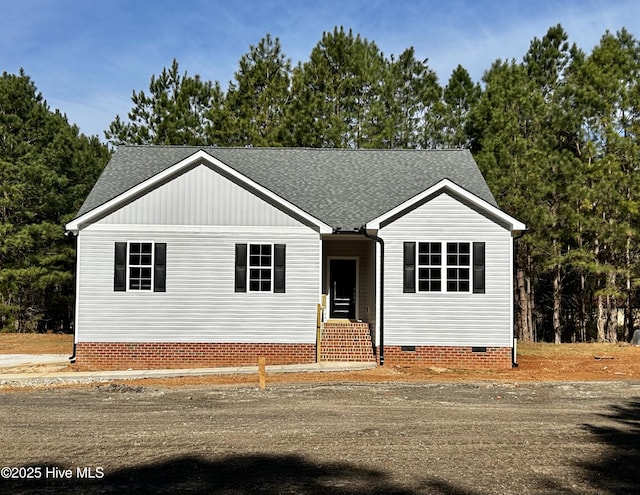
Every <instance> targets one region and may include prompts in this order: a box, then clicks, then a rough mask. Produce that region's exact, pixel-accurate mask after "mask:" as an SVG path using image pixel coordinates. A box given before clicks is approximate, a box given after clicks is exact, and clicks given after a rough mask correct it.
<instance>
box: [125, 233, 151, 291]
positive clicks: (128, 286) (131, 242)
mask: <svg viewBox="0 0 640 495" xmlns="http://www.w3.org/2000/svg"><path fill="white" fill-rule="evenodd" d="M131 244H151V265H131V263H130V262H129V261H130V259H131ZM155 250H156V246H155V242H154V241H127V265H126V275H127V279H126V282H125V289H126V292H153V284H154V272H155V270H154V267H155V261H156V260H155ZM147 266H149V267H150V268H151V286H150V287H149V288H148V289H132V288H131V285H130V278H131V268H137V267H140V268H146V267H147Z"/></svg>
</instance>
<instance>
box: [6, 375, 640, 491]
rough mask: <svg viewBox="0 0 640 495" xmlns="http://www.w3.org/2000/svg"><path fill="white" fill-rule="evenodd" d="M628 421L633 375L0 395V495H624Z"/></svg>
mask: <svg viewBox="0 0 640 495" xmlns="http://www.w3.org/2000/svg"><path fill="white" fill-rule="evenodd" d="M639 421H640V382H634V381H626V382H616V381H610V382H591V383H519V384H514V383H511V384H509V383H421V384H406V383H405V384H402V383H378V384H365V383H315V384H312V383H307V384H295V383H278V384H274V385H269V386H268V387H267V389H266V390H264V391H260V390H259V389H257V388H256V387H253V386H246V385H233V386H222V385H215V386H191V387H162V386H159V387H153V386H143V385H133V384H126V383H112V384H109V383H101V384H90V385H85V386H83V387H81V388H75V389H67V388H57V389H46V388H39V389H33V390H15V391H5V392H3V393H2V394H0V425H1V426H0V432H1V437H2V442H1V443H0V459H2V466H4V468H3V469H2V470H1V473H2V478H3V479H0V493H12V494H34V493H35V494H38V493H52V494H53V493H82V494H97V493H167V494H169V493H197V494H205V493H224V494H234V495H238V494H249V493H261V494H308V495H321V494H331V493H339V494H348V495H360V494H362V495H364V494H369V493H384V494H393V493H395V494H405V495H411V494H436V495H438V494H453V495H481V494H482V495H484V494H507V493H513V494H525V495H526V494H543V493H544V494H575V495H578V494H616V495H617V494H635V493H638V492H640V482H639V481H637V480H636V478H637V476H638V475H637V466H638V462H639V461H640V428H639V426H640V423H639ZM7 468H9V469H7Z"/></svg>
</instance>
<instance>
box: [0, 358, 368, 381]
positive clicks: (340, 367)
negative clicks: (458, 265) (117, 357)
mask: <svg viewBox="0 0 640 495" xmlns="http://www.w3.org/2000/svg"><path fill="white" fill-rule="evenodd" d="M375 367H376V363H341V362H322V363H311V364H289V365H270V366H267V367H266V372H267V373H310V372H323V371H324V372H330V371H356V370H366V369H372V368H375ZM253 373H255V374H257V373H258V366H231V367H223V368H187V369H161V370H131V369H130V370H116V371H58V372H44V373H16V374H2V373H0V383H7V382H23V381H29V382H36V381H43V382H47V381H48V382H50V381H56V382H64V381H70V382H78V381H107V380H132V379H138V378H171V377H180V376H209V375H237V374H253Z"/></svg>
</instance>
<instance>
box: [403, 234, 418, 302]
mask: <svg viewBox="0 0 640 495" xmlns="http://www.w3.org/2000/svg"><path fill="white" fill-rule="evenodd" d="M415 291H416V243H415V242H405V243H404V262H403V275H402V292H405V293H408V292H415Z"/></svg>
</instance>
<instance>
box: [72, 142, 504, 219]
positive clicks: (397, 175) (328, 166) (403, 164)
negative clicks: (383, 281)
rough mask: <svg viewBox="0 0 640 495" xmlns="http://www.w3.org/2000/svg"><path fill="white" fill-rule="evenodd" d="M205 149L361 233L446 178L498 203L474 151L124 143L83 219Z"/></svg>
mask: <svg viewBox="0 0 640 495" xmlns="http://www.w3.org/2000/svg"><path fill="white" fill-rule="evenodd" d="M199 150H203V151H205V152H206V153H208V154H209V155H211V156H213V157H215V158H217V159H218V160H220V161H221V162H223V163H224V164H226V165H228V166H229V167H231V168H233V169H235V170H236V171H238V172H240V173H241V174H243V175H245V176H246V177H249V178H250V179H251V180H253V181H255V182H257V183H258V184H260V185H261V186H263V187H265V188H267V189H269V190H270V191H272V192H273V193H275V194H277V195H278V196H280V197H282V198H284V199H286V200H287V201H289V202H291V203H293V204H295V205H296V206H298V207H299V208H301V209H302V210H304V211H306V212H307V213H309V214H310V215H312V216H314V217H316V218H318V219H319V220H321V221H323V222H324V223H326V224H328V225H330V226H332V227H334V228H342V229H346V230H351V229H353V228H356V227H358V226H360V225H362V224H364V223H366V222H368V221H370V220H372V219H374V218H376V217H378V216H380V215H382V214H384V213H386V212H387V211H389V210H391V209H393V208H394V207H396V206H398V205H399V204H401V203H403V202H404V201H406V200H408V199H410V198H412V197H413V196H415V195H417V194H419V193H421V192H422V191H424V190H426V189H428V188H429V187H431V186H433V185H434V184H437V183H438V182H440V181H441V180H442V179H445V178H446V179H449V180H451V181H452V182H455V183H456V184H457V185H458V186H460V187H462V188H464V189H466V190H467V191H469V192H471V193H473V194H475V195H476V196H478V197H480V198H482V199H484V200H485V201H487V202H489V203H490V204H492V205H494V206H497V205H496V201H495V199H494V197H493V195H492V194H491V191H490V190H489V187H488V186H487V184H486V182H485V181H484V178H483V177H482V174H481V173H480V170H479V169H478V166H477V165H476V163H475V161H474V160H473V157H472V156H471V153H470V152H469V151H468V150H369V149H359V150H345V149H333V148H331V149H327V148H321V149H317V148H313V149H312V148H209V147H190V146H122V147H119V148H118V150H117V151H116V153H115V154H114V155H113V157H112V159H111V161H110V162H109V163H108V164H107V166H106V168H105V169H104V171H103V173H102V175H101V176H100V178H99V179H98V181H97V182H96V184H95V186H94V188H93V189H92V191H91V193H90V194H89V196H88V197H87V199H86V201H85V202H84V204H83V205H82V207H81V208H80V211H79V212H78V215H77V216H81V215H83V214H85V213H87V212H89V211H91V210H92V209H94V208H96V207H98V206H100V205H102V204H103V203H106V202H107V201H109V200H111V199H113V198H115V197H116V196H118V195H120V194H122V193H124V192H126V191H127V190H129V189H131V188H132V187H134V186H136V185H137V184H139V183H141V182H143V181H145V180H147V179H149V178H151V177H153V176H154V175H156V174H158V173H160V172H162V171H163V170H165V169H167V168H169V167H171V166H172V165H175V164H176V163H178V162H180V161H182V160H183V159H185V158H187V157H189V156H190V155H192V154H194V153H196V152H197V151H199Z"/></svg>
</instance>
